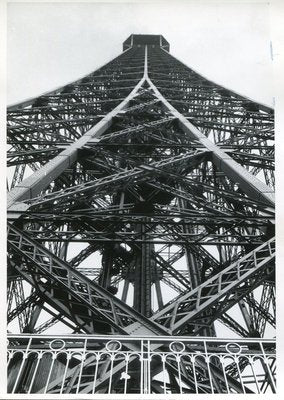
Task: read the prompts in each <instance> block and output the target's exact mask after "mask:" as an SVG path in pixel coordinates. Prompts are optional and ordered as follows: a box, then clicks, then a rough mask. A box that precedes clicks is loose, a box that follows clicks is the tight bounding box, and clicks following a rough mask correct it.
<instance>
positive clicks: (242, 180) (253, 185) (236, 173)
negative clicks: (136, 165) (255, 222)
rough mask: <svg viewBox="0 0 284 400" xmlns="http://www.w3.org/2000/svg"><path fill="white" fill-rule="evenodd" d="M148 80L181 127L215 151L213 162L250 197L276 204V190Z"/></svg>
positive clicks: (208, 148)
mask: <svg viewBox="0 0 284 400" xmlns="http://www.w3.org/2000/svg"><path fill="white" fill-rule="evenodd" d="M147 82H148V83H149V86H150V88H151V89H152V90H153V92H154V94H155V95H156V96H157V98H158V99H159V100H160V101H161V102H162V104H163V105H164V107H165V108H166V109H167V110H168V111H169V112H170V113H171V115H172V116H173V117H175V118H177V120H178V121H179V125H180V127H181V129H182V130H183V131H184V132H185V133H186V134H187V135H189V136H190V137H191V138H192V139H195V140H197V141H198V142H199V143H201V144H202V145H203V146H204V147H205V148H206V149H207V150H208V151H212V153H213V162H214V164H215V165H216V166H217V168H218V169H219V170H221V171H223V172H224V173H225V174H226V175H227V176H228V177H230V178H231V179H232V180H233V181H234V182H238V183H239V185H240V187H241V189H242V190H243V191H244V192H245V193H246V194H247V195H248V196H250V197H253V198H255V199H256V200H259V201H263V202H264V203H266V204H267V205H269V206H273V205H274V191H273V189H271V188H270V187H268V186H267V185H265V184H264V183H263V182H261V181H260V180H259V179H257V178H256V177H255V176H254V175H252V174H250V173H249V172H248V171H247V170H246V169H245V168H243V167H242V166H240V165H239V164H238V163H237V162H236V161H234V160H233V159H232V157H230V155H229V154H228V153H226V152H225V151H224V150H222V149H221V148H219V147H218V146H217V145H215V144H214V143H213V142H211V141H210V140H209V139H208V138H207V137H206V136H205V135H204V134H203V133H202V132H201V131H199V130H198V129H197V128H196V127H195V126H194V125H193V124H192V123H191V122H189V121H188V120H187V119H186V118H185V117H184V116H183V115H182V114H181V113H179V112H178V111H177V110H176V109H175V108H174V107H173V106H172V105H171V104H170V103H169V102H168V101H167V100H166V99H165V98H164V97H163V95H162V94H161V93H160V92H159V90H158V89H157V87H156V86H155V85H154V84H153V82H152V81H151V79H150V78H149V77H148V76H147Z"/></svg>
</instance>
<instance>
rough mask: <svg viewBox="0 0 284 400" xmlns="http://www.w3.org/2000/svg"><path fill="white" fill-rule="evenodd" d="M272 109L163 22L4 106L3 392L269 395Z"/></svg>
mask: <svg viewBox="0 0 284 400" xmlns="http://www.w3.org/2000/svg"><path fill="white" fill-rule="evenodd" d="M273 118H274V117H273V110H272V109H270V108H269V107H266V106H264V105H261V104H258V103H256V102H254V101H251V100H249V99H247V98H244V97H242V96H240V95H238V94H236V93H234V92H232V91H230V90H228V89H225V88H223V87H221V86H220V85H218V84H215V83H213V82H211V81H209V80H207V79H205V78H204V77H202V76H200V75H199V74H197V73H196V72H195V71H193V70H192V69H190V68H188V67H187V66H185V65H184V64H183V63H182V62H180V61H178V60H177V59H176V58H175V57H173V56H172V55H171V54H170V53H169V44H168V42H167V41H166V40H165V39H164V38H163V37H162V36H160V35H131V36H130V37H129V38H128V39H127V40H126V41H125V42H124V44H123V53H122V54H120V55H119V56H118V57H116V58H115V59H113V60H112V61H111V62H109V63H107V64H106V65H104V66H103V67H101V68H100V69H98V70H96V71H95V72H93V73H91V74H89V75H87V76H85V77H84V78H82V79H79V80H77V81H76V82H73V83H71V84H68V85H66V86H64V87H61V88H60V89H57V90H55V91H53V92H50V93H47V94H44V95H42V96H40V97H37V98H34V99H32V100H29V101H26V102H24V103H21V104H18V105H16V106H12V107H10V108H9V109H8V143H9V145H10V149H9V151H8V165H9V167H11V170H12V171H13V174H12V175H11V176H12V179H11V180H10V182H9V183H8V189H9V194H8V250H9V255H8V322H9V328H8V329H9V330H10V332H14V334H12V335H10V336H9V339H10V345H9V377H8V391H9V392H13V393H145V394H146V393H159V392H162V393H239V392H240V393H251V392H256V393H260V392H265V391H268V392H269V391H270V392H271V391H272V392H275V382H274V380H275V355H274V349H275V343H274V341H273V340H272V338H273V336H274V328H275V290H274V282H275V278H274V256H275V241H274V237H273V235H274V200H273V191H274V175H273V161H274V156H273V152H274V146H273V127H274V122H273V121H274V120H273ZM229 331H230V332H231V334H230V335H231V336H230V335H229V333H228V332H229ZM54 333H57V334H60V335H61V336H62V335H65V336H64V340H63V339H62V338H61V339H60V340H59V338H58V337H56V336H52V334H54ZM74 333H76V334H77V335H72V334H74ZM48 335H49V336H48ZM216 335H217V336H218V338H219V339H218V340H217V337H216ZM220 337H224V338H225V337H227V339H226V340H227V341H225V339H224V340H223V341H222V339H220ZM228 337H231V342H230V341H229V342H228ZM149 338H151V340H150V339H149ZM268 338H271V340H268ZM169 343H170V346H169ZM198 357H199V358H198Z"/></svg>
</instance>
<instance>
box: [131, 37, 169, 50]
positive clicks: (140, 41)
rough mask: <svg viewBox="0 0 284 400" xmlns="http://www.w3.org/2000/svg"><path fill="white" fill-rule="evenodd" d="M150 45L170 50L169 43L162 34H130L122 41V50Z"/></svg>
mask: <svg viewBox="0 0 284 400" xmlns="http://www.w3.org/2000/svg"><path fill="white" fill-rule="evenodd" d="M145 45H148V46H152V47H161V48H163V49H165V50H167V51H170V44H169V42H167V40H166V39H165V38H164V36H162V35H134V34H132V35H130V36H129V37H128V38H127V39H126V40H125V41H124V42H123V51H125V50H127V49H129V48H131V47H134V46H137V47H142V46H145Z"/></svg>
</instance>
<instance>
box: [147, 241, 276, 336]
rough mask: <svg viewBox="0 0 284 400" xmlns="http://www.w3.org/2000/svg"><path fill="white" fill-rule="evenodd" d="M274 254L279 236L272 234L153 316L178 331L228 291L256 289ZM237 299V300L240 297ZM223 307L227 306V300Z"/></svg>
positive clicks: (228, 292)
mask: <svg viewBox="0 0 284 400" xmlns="http://www.w3.org/2000/svg"><path fill="white" fill-rule="evenodd" d="M274 258H275V238H272V239H270V240H268V241H267V242H266V243H263V244H262V245H260V246H259V247H257V248H256V249H255V250H253V251H251V252H250V253H248V254H246V255H245V256H244V257H242V258H241V259H240V260H238V261H237V262H234V263H232V264H231V265H229V266H228V267H227V268H225V269H224V270H222V271H221V272H219V273H218V274H216V275H214V276H213V277H211V278H210V279H208V280H207V281H205V282H204V283H202V284H201V285H199V286H198V287H197V288H195V289H194V290H192V291H190V292H189V293H187V294H185V295H183V296H179V297H177V298H176V299H175V300H173V301H172V302H171V303H170V304H168V305H166V306H165V307H164V309H163V310H160V311H159V312H157V313H155V314H154V315H153V316H152V317H151V319H152V320H153V321H156V322H158V323H159V324H160V325H163V326H165V327H167V328H168V329H170V331H171V332H176V331H177V330H178V329H180V328H181V327H182V326H184V325H185V324H187V323H189V322H190V321H194V320H195V319H196V318H197V317H198V316H199V315H200V314H202V313H203V312H205V311H207V310H209V309H210V308H212V307H213V306H214V305H215V304H216V303H221V302H222V299H224V298H226V300H228V299H227V296H228V295H230V294H232V297H234V292H235V291H236V290H237V289H238V288H243V290H244V291H246V292H247V293H248V292H249V291H251V290H253V289H254V288H255V282H256V281H258V278H259V277H260V276H261V273H262V272H263V271H264V270H265V269H267V267H269V268H271V263H272V262H273V261H274ZM263 279H264V278H263ZM235 301H236V302H237V301H238V298H237V299H236V300H235ZM232 305H233V303H231V306H232ZM223 307H226V304H224V305H223ZM219 312H220V310H219ZM216 317H217V315H216Z"/></svg>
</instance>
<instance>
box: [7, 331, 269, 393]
mask: <svg viewBox="0 0 284 400" xmlns="http://www.w3.org/2000/svg"><path fill="white" fill-rule="evenodd" d="M8 342H9V343H8V392H9V393H50V394H51V393H54V394H60V393H89V394H91V393H140V394H150V393H164V394H171V393H180V394H187V393H275V391H276V388H275V341H274V340H266V339H218V338H204V337H182V338H181V337H174V336H171V337H165V336H164V337H158V338H157V337H144V338H141V337H129V336H128V337H127V336H112V337H111V338H110V336H108V337H106V336H93V335H69V336H45V335H28V334H21V335H9V336H8Z"/></svg>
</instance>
